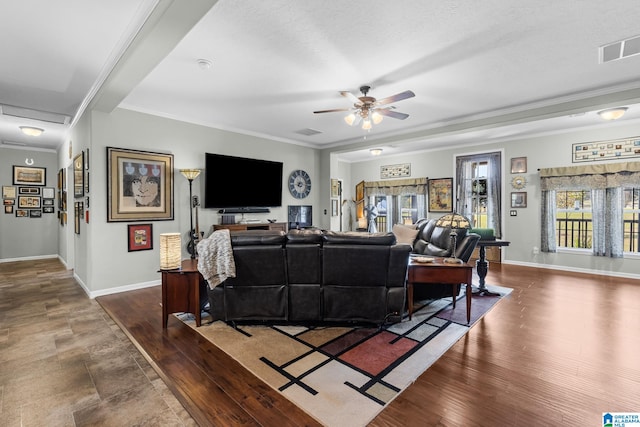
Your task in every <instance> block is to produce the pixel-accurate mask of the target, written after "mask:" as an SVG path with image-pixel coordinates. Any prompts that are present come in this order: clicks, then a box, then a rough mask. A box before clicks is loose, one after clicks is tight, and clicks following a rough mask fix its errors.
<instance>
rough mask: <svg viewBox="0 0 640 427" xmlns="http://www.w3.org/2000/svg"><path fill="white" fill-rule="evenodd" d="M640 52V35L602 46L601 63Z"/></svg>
mask: <svg viewBox="0 0 640 427" xmlns="http://www.w3.org/2000/svg"><path fill="white" fill-rule="evenodd" d="M639 53H640V36H636V37H632V38H630V39H626V40H621V41H619V42H615V43H611V44H608V45H606V46H602V47H600V63H605V62H609V61H615V60H617V59H622V58H627V57H629V56H633V55H637V54H639Z"/></svg>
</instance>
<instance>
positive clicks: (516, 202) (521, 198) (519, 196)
mask: <svg viewBox="0 0 640 427" xmlns="http://www.w3.org/2000/svg"><path fill="white" fill-rule="evenodd" d="M511 207H512V208H526V207H527V192H526V191H516V192H513V193H511Z"/></svg>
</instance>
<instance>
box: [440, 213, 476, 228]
mask: <svg viewBox="0 0 640 427" xmlns="http://www.w3.org/2000/svg"><path fill="white" fill-rule="evenodd" d="M436 227H447V228H471V222H470V221H469V220H468V219H467V218H465V217H464V216H462V215H460V214H458V213H455V212H453V213H450V214H446V215H443V216H441V217H440V218H438V220H437V221H436Z"/></svg>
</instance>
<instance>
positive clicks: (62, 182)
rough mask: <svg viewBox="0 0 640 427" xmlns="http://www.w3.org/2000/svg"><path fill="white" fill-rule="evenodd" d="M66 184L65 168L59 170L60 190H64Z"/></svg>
mask: <svg viewBox="0 0 640 427" xmlns="http://www.w3.org/2000/svg"><path fill="white" fill-rule="evenodd" d="M63 185H64V169H60V170H59V171H58V190H62V189H63Z"/></svg>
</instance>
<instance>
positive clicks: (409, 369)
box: [177, 286, 511, 426]
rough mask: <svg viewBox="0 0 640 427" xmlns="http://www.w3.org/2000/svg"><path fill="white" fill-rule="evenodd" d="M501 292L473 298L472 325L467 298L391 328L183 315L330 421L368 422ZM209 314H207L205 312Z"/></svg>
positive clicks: (428, 304)
mask: <svg viewBox="0 0 640 427" xmlns="http://www.w3.org/2000/svg"><path fill="white" fill-rule="evenodd" d="M489 289H490V290H491V291H494V292H499V293H500V294H501V296H496V297H486V296H485V297H480V296H473V300H472V304H471V308H472V310H471V324H470V325H471V326H469V325H467V324H466V304H465V299H464V295H462V296H460V297H459V299H458V301H457V303H456V308H455V310H454V309H453V307H452V301H451V298H444V299H439V300H426V301H422V302H421V303H420V304H418V303H416V305H414V307H415V308H414V313H413V317H412V319H411V320H409V319H408V318H405V319H403V321H402V322H400V323H397V324H394V325H389V326H386V327H384V328H381V329H379V328H371V327H303V326H278V325H274V326H255V325H251V326H248V325H239V326H238V327H237V329H234V328H233V327H231V326H229V325H227V324H226V323H224V322H221V321H216V322H213V323H209V320H208V319H207V318H206V317H203V319H202V322H203V324H202V326H201V327H199V328H196V327H195V321H194V320H193V315H186V314H185V315H177V317H178V318H179V319H181V320H182V321H183V322H185V323H186V324H188V325H189V326H191V327H192V328H194V329H195V330H196V331H198V332H199V333H200V334H201V335H203V336H204V337H206V338H207V339H208V340H209V341H211V342H212V343H214V344H215V345H217V346H218V347H220V348H221V349H222V350H224V351H225V352H226V353H228V354H229V355H231V356H232V357H233V358H234V359H236V360H237V361H239V362H240V363H241V364H242V365H243V366H245V367H246V368H247V369H248V370H249V371H251V372H253V373H254V374H255V375H256V376H258V377H259V378H261V379H262V380H263V381H265V382H266V383H267V384H269V385H270V386H271V387H273V388H275V389H276V390H278V391H280V392H281V393H282V394H283V395H285V396H286V397H287V398H288V399H289V400H291V401H292V402H294V403H295V404H296V405H297V406H299V407H301V408H302V409H304V410H305V411H306V412H308V413H309V414H310V415H311V416H313V417H314V418H316V419H317V420H318V421H319V422H321V423H322V424H324V425H326V426H343V425H345V420H349V421H348V424H349V425H350V426H365V425H366V424H367V423H368V422H369V421H371V420H372V419H373V418H374V417H375V416H376V415H377V414H378V413H379V412H380V411H381V410H382V409H383V408H384V407H385V406H386V405H387V404H388V403H389V402H391V401H392V400H393V399H394V398H395V397H396V396H398V395H399V394H400V393H401V392H402V390H404V389H405V388H406V387H408V386H409V385H410V384H411V383H413V382H414V381H415V379H416V378H417V377H418V376H420V374H422V373H423V372H424V371H426V370H427V368H429V366H431V365H432V364H433V362H435V361H436V360H437V359H438V358H439V357H440V356H441V355H442V354H444V353H445V352H446V351H447V350H448V349H449V348H450V347H451V346H452V345H453V344H455V343H456V342H457V341H458V340H459V339H460V338H462V337H463V336H464V334H466V333H467V332H468V331H469V329H470V327H472V326H473V324H475V323H476V322H477V321H478V320H479V319H480V318H482V316H484V315H485V314H487V312H488V311H489V310H490V309H491V308H492V307H493V306H494V305H495V304H496V303H497V302H498V301H499V300H500V299H501V298H502V297H504V296H506V295H508V294H509V293H510V292H511V289H509V288H502V287H495V286H490V287H489ZM203 315H204V313H203Z"/></svg>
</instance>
